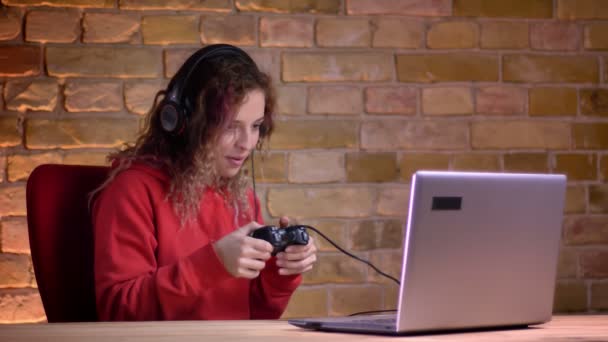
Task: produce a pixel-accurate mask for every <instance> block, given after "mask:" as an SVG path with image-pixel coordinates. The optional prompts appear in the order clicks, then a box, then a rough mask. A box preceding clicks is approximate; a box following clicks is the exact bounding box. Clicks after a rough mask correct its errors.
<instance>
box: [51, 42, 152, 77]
mask: <svg viewBox="0 0 608 342" xmlns="http://www.w3.org/2000/svg"><path fill="white" fill-rule="evenodd" d="M160 56H161V55H160V51H157V50H153V49H147V48H122V47H121V48H117V47H111V48H110V47H79V46H61V47H60V46H48V47H47V48H46V67H47V71H48V73H49V75H51V76H55V77H78V76H82V77H104V76H107V77H121V78H129V77H138V78H146V77H158V76H160V74H161V73H160V68H159V65H160V61H161V59H160Z"/></svg>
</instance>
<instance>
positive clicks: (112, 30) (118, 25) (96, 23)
mask: <svg viewBox="0 0 608 342" xmlns="http://www.w3.org/2000/svg"><path fill="white" fill-rule="evenodd" d="M139 28H140V20H139V17H138V16H137V15H135V14H131V13H128V14H115V13H85V14H84V19H83V21H82V29H83V34H82V40H83V42H85V43H137V42H139V40H140V33H139Z"/></svg>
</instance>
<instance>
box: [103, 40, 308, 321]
mask: <svg viewBox="0 0 608 342" xmlns="http://www.w3.org/2000/svg"><path fill="white" fill-rule="evenodd" d="M158 95H162V96H164V98H163V100H162V101H161V102H160V103H155V106H154V108H153V110H152V111H151V112H150V115H149V117H148V118H147V123H146V126H145V127H144V130H143V132H142V134H141V135H140V136H139V138H138V140H137V141H136V143H135V144H134V145H132V146H129V147H127V148H126V149H124V150H122V151H120V152H117V153H115V154H113V155H111V156H110V158H111V160H112V161H113V167H112V171H111V173H110V176H109V178H108V180H107V181H106V182H105V184H104V185H103V186H102V187H101V188H100V189H98V190H97V191H96V193H95V200H94V203H93V212H92V214H93V224H94V234H95V235H94V238H95V285H96V299H97V311H98V315H99V319H100V320H195V319H274V318H279V317H280V316H281V314H282V313H283V311H284V310H285V307H286V306H287V303H288V301H289V298H290V296H291V294H292V293H293V291H294V290H295V289H296V288H297V286H298V285H299V284H300V281H301V273H303V272H306V271H308V270H310V269H311V268H312V266H313V263H314V262H315V261H316V248H315V246H314V243H313V241H312V238H311V239H310V241H309V243H308V245H305V246H296V245H292V246H289V247H288V248H287V249H286V250H285V252H281V253H279V254H277V255H276V257H271V251H272V246H271V245H270V243H268V242H266V241H264V240H260V239H255V238H253V237H251V236H250V233H251V232H252V231H254V230H255V229H256V228H259V227H261V226H262V224H261V223H262V216H261V214H260V211H259V202H258V199H257V198H256V197H255V194H254V193H253V191H252V190H251V188H250V186H249V176H247V175H246V174H245V172H244V171H243V169H242V167H243V165H244V164H245V162H246V161H247V160H248V158H250V157H252V156H251V153H252V152H253V150H254V149H255V148H256V147H258V148H259V147H260V146H261V144H262V143H263V142H264V141H265V140H266V139H267V138H268V137H269V136H270V134H271V133H272V130H273V118H272V113H273V109H274V103H275V101H274V97H273V96H274V95H273V91H272V87H271V82H270V79H269V77H268V76H267V75H266V74H264V73H262V72H260V71H259V70H258V68H257V66H256V64H255V63H254V62H253V60H251V58H250V57H249V56H248V55H247V54H246V53H245V52H244V51H242V50H241V49H239V48H236V47H234V46H230V45H224V44H222V45H211V46H207V47H205V48H203V49H201V50H199V51H197V52H196V53H194V54H193V55H192V56H191V57H190V58H189V59H188V60H187V61H186V62H185V63H184V65H182V67H181V68H180V70H179V71H178V72H177V73H176V75H175V76H174V77H173V78H172V80H171V82H170V83H169V86H168V87H167V89H166V90H165V91H161V92H159V94H158ZM158 95H157V97H158ZM279 224H280V225H281V226H286V225H287V224H288V221H287V219H286V218H285V217H282V218H281V220H280V222H279Z"/></svg>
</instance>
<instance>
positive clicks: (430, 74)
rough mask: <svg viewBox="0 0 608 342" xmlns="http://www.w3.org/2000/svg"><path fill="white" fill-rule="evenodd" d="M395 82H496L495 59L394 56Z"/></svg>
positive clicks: (463, 55)
mask: <svg viewBox="0 0 608 342" xmlns="http://www.w3.org/2000/svg"><path fill="white" fill-rule="evenodd" d="M397 78H398V80H399V81H400V82H441V81H446V82H450V81H453V82H459V81H463V82H465V81H488V82H492V81H498V58H497V57H496V56H494V55H485V54H477V53H464V52H457V53H453V54H449V55H397Z"/></svg>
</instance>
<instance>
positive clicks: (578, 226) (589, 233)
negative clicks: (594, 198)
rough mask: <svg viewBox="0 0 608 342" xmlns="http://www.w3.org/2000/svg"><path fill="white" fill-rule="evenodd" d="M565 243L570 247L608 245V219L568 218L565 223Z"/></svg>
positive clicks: (599, 217)
mask: <svg viewBox="0 0 608 342" xmlns="http://www.w3.org/2000/svg"><path fill="white" fill-rule="evenodd" d="M564 243H565V244H568V245H595V244H608V217H607V216H587V217H571V218H567V219H566V220H565V223H564Z"/></svg>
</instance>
